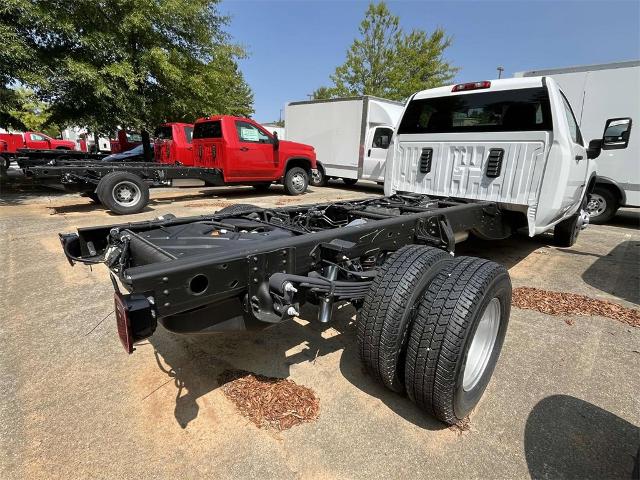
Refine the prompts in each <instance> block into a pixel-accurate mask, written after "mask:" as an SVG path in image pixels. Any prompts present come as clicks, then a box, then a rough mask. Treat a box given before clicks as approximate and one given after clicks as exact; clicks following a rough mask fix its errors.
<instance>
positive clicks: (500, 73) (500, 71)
mask: <svg viewBox="0 0 640 480" xmlns="http://www.w3.org/2000/svg"><path fill="white" fill-rule="evenodd" d="M497 70H498V79H501V78H502V72H504V67H503V66H502V65H499V66H498V69H497Z"/></svg>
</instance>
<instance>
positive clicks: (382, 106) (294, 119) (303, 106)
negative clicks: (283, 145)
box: [285, 96, 404, 185]
mask: <svg viewBox="0 0 640 480" xmlns="http://www.w3.org/2000/svg"><path fill="white" fill-rule="evenodd" d="M403 108H404V105H403V104H402V103H400V102H394V101H392V100H385V99H382V98H376V97H372V96H363V97H353V98H334V99H330V100H311V101H306V102H292V103H289V104H288V105H287V107H286V109H285V125H286V129H287V139H288V140H293V141H295V142H301V143H306V144H308V145H313V147H314V148H315V149H316V154H317V156H318V173H319V175H318V177H316V178H315V182H314V183H315V184H326V182H327V181H328V179H329V178H342V179H343V180H344V181H345V182H346V183H347V184H350V185H353V184H355V183H356V182H357V181H358V180H360V179H363V180H373V181H375V182H382V181H384V170H385V160H386V156H387V150H388V148H389V142H390V140H391V137H392V135H393V129H394V127H395V125H396V123H398V120H399V119H400V116H401V115H402V110H403Z"/></svg>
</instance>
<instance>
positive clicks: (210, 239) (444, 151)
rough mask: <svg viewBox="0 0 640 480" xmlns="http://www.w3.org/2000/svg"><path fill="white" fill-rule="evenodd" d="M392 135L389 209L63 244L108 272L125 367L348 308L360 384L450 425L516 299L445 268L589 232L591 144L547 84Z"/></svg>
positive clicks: (423, 98)
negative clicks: (146, 348)
mask: <svg viewBox="0 0 640 480" xmlns="http://www.w3.org/2000/svg"><path fill="white" fill-rule="evenodd" d="M288 128H289V125H287V129H288ZM398 128H399V129H398V133H397V134H396V135H395V141H392V145H393V146H392V149H391V157H390V159H389V160H388V161H387V172H386V173H387V176H386V178H385V193H387V195H388V196H384V197H381V196H377V197H373V198H365V199H361V200H342V201H336V202H328V203H321V204H315V205H288V206H286V207H279V208H269V207H267V208H263V207H258V206H255V205H247V204H235V205H230V206H228V207H226V208H224V209H222V210H220V211H218V212H216V213H214V214H211V215H202V216H196V217H186V218H176V217H175V216H173V215H164V216H163V217H161V218H158V219H155V220H148V221H145V222H138V223H131V222H128V223H120V224H112V225H104V226H101V227H88V228H80V229H79V230H78V232H77V233H62V234H60V241H61V243H62V247H63V251H64V254H65V256H66V257H67V259H68V260H69V262H70V263H71V264H74V263H76V262H80V263H85V264H89V265H92V264H96V263H104V264H105V265H106V266H107V267H108V268H109V270H110V273H111V275H110V277H111V280H112V282H113V285H114V290H115V292H114V309H115V310H114V311H115V315H114V316H115V317H116V324H117V332H118V336H119V337H120V341H121V343H122V345H123V347H124V348H125V351H126V352H127V353H132V352H133V351H134V349H135V344H136V343H138V342H141V341H143V340H145V339H146V338H148V337H150V336H151V335H153V333H154V331H155V330H156V328H157V326H158V324H160V325H162V326H163V327H164V328H166V329H168V330H170V331H173V332H175V333H177V334H193V333H198V334H216V333H218V334H220V333H223V332H229V331H231V330H262V329H265V328H268V327H269V326H272V325H275V324H278V323H281V322H284V321H288V320H290V319H292V318H293V317H296V316H298V315H299V312H300V311H301V307H302V306H303V305H304V304H305V303H309V304H311V305H316V306H317V309H316V312H317V322H319V324H327V323H329V322H331V321H332V318H333V312H334V306H336V307H340V306H341V305H343V304H344V303H345V302H348V303H351V305H353V307H354V308H356V309H357V311H358V316H357V321H356V328H357V338H356V342H357V345H358V351H359V354H360V358H361V360H362V362H363V366H364V368H365V369H366V370H367V371H368V372H369V374H370V375H371V377H372V378H374V379H376V380H377V381H378V382H380V383H381V384H382V385H384V386H385V387H386V388H388V389H389V390H392V391H394V392H398V393H400V394H406V395H407V396H408V397H409V399H411V401H413V402H414V403H415V404H416V405H417V406H418V407H419V408H420V409H422V410H424V411H425V412H427V413H429V414H431V415H433V416H435V417H436V418H438V419H440V420H441V421H443V422H446V423H450V424H454V423H458V422H460V421H461V420H463V419H464V418H465V417H466V416H467V415H468V414H469V412H471V411H472V409H473V408H474V407H475V406H476V404H477V403H478V401H479V400H480V398H481V396H482V394H483V392H484V390H485V388H486V386H487V385H488V383H489V380H490V378H491V375H492V373H493V369H494V367H495V365H496V363H497V361H498V357H499V355H500V350H501V348H502V344H503V340H504V338H505V334H506V331H507V326H508V323H509V316H510V309H511V293H512V290H511V280H510V278H509V273H508V271H507V269H506V267H504V266H503V265H498V264H497V263H495V262H492V261H490V260H484V259H480V258H473V257H468V256H457V257H454V256H452V255H451V254H453V253H454V252H455V247H456V242H457V241H461V240H462V239H463V238H464V237H465V236H466V235H467V234H468V233H469V231H472V232H474V233H475V234H477V235H479V236H481V237H484V238H504V237H506V236H508V235H509V233H510V232H511V231H512V230H513V229H517V228H520V227H528V228H529V232H530V233H531V234H532V235H534V234H536V233H540V232H543V231H545V230H547V229H549V228H551V227H553V226H554V225H555V230H554V233H555V237H556V240H558V243H559V244H560V245H562V246H571V245H572V244H573V242H575V240H576V237H577V235H578V233H579V231H580V228H581V227H582V226H585V225H586V223H587V222H588V218H589V217H588V215H587V214H586V213H580V212H583V208H584V205H585V204H586V194H587V192H588V191H589V187H590V186H592V185H593V182H594V181H595V177H594V175H595V172H594V168H593V162H592V161H591V160H590V159H591V158H595V157H596V156H597V155H598V154H599V146H600V141H599V140H596V141H595V142H592V143H591V146H590V148H589V149H585V147H584V145H582V143H583V141H582V138H581V135H580V130H579V129H578V127H577V124H576V122H575V120H574V119H573V114H572V113H571V108H570V107H569V104H568V102H567V101H566V100H565V99H564V98H563V96H562V93H561V92H560V90H559V89H558V86H557V85H556V84H555V82H554V81H553V80H551V79H544V78H527V79H514V80H498V81H492V82H476V83H472V84H462V85H456V86H454V87H445V88H439V89H435V90H428V91H424V92H420V93H418V94H416V95H414V96H413V97H412V99H411V100H410V102H409V104H408V106H407V107H406V110H405V112H404V115H403V117H402V121H401V122H400V124H399V127H398ZM294 138H295V137H294ZM311 143H313V142H311ZM105 280H106V279H105ZM121 288H122V290H121ZM434 326H435V328H434ZM434 332H435V333H434ZM295 341H296V344H297V343H299V339H295ZM147 353H148V352H147ZM142 354H143V355H144V352H142Z"/></svg>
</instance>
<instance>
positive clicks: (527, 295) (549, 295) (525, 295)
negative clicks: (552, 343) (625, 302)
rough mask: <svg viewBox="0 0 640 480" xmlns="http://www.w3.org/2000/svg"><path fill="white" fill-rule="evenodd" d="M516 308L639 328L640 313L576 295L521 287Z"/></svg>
mask: <svg viewBox="0 0 640 480" xmlns="http://www.w3.org/2000/svg"><path fill="white" fill-rule="evenodd" d="M513 305H514V306H515V307H518V308H526V309H529V310H537V311H538V312H542V313H546V314H549V315H599V316H601V317H608V318H612V319H614V320H618V321H619V322H622V323H626V324H628V325H631V326H632V327H640V310H636V309H633V308H627V307H623V306H622V305H618V304H617V303H613V302H609V301H607V300H597V299H595V298H590V297H587V296H585V295H578V294H575V293H565V292H552V291H549V290H542V289H540V288H533V287H518V288H514V289H513ZM567 323H569V325H572V324H573V322H567Z"/></svg>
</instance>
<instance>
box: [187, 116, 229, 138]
mask: <svg viewBox="0 0 640 480" xmlns="http://www.w3.org/2000/svg"><path fill="white" fill-rule="evenodd" d="M193 138H222V125H221V124H220V120H215V121H212V122H202V123H196V125H195V127H194V128H193Z"/></svg>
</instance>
